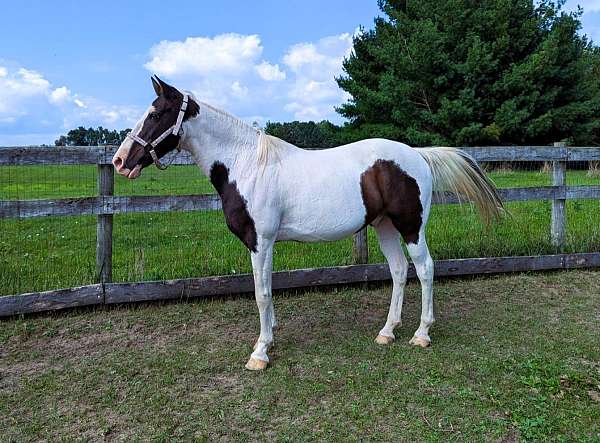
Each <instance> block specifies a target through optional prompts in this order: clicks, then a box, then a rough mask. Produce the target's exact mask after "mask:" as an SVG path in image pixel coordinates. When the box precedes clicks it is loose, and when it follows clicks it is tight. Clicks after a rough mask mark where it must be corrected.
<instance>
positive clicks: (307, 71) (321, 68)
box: [283, 33, 352, 120]
mask: <svg viewBox="0 0 600 443" xmlns="http://www.w3.org/2000/svg"><path fill="white" fill-rule="evenodd" d="M351 51H352V35H351V34H349V33H344V34H340V35H335V36H330V37H324V38H322V39H320V40H319V41H317V42H314V43H299V44H296V45H293V46H292V47H291V48H290V49H289V50H288V52H287V53H286V54H285V56H284V57H283V62H284V63H285V64H286V65H287V66H288V67H289V68H290V69H291V70H292V72H293V78H292V80H293V83H292V85H291V86H290V90H289V92H288V97H289V99H290V100H291V101H290V102H288V103H287V104H286V106H285V109H286V110H287V111H288V112H292V113H293V115H294V117H295V118H297V119H300V120H307V119H314V120H322V119H325V118H330V119H335V118H336V117H337V115H336V114H335V110H334V107H335V106H336V105H340V104H341V103H343V102H344V101H346V99H347V98H348V94H347V93H345V92H344V91H342V90H341V89H340V88H339V87H338V85H337V83H336V81H335V78H336V77H337V76H339V75H340V74H341V73H342V63H343V61H344V58H345V57H348V56H349V55H350V53H351ZM338 118H339V117H338Z"/></svg>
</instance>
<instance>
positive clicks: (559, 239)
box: [0, 143, 600, 316]
mask: <svg viewBox="0 0 600 443" xmlns="http://www.w3.org/2000/svg"><path fill="white" fill-rule="evenodd" d="M115 149H116V148H115V147H111V146H106V147H68V148H62V147H61V148H58V147H50V148H40V147H26V148H22V147H15V148H1V149H0V167H2V166H19V165H86V164H87V165H97V168H98V195H97V196H95V197H83V198H65V199H44V200H0V218H30V217H45V216H73V215H95V216H97V242H96V244H97V247H96V270H97V275H98V282H99V284H96V285H88V286H83V287H78V288H70V289H60V290H56V291H48V292H40V293H32V294H22V295H11V296H4V297H0V316H9V315H15V314H23V313H30V312H40V311H45V310H54V309H62V308H69V307H75V306H87V305H94V304H111V303H122V302H132V301H148V300H158V299H161V300H162V299H174V298H175V299H179V298H190V297H203V296H214V295H221V294H229V293H243V292H250V291H251V290H252V278H251V276H250V275H241V276H223V277H205V278H200V279H182V280H169V281H162V282H139V283H111V280H112V225H113V214H119V213H125V212H127V213H129V212H168V211H212V210H219V209H221V202H220V200H219V197H218V196H217V195H213V194H206V195H180V196H115V195H114V172H113V168H112V166H111V160H112V157H113V155H114V152H115ZM461 149H463V150H465V151H467V152H468V153H469V154H471V155H472V156H473V157H474V158H475V159H476V160H477V161H479V162H515V161H527V162H552V178H553V181H552V186H536V187H525V188H509V189H500V195H501V197H502V199H503V200H504V201H527V200H551V201H552V220H551V224H550V229H551V231H550V236H551V239H552V242H553V245H554V246H555V247H556V249H557V250H558V251H560V250H561V248H562V247H563V246H564V241H565V233H566V209H565V208H566V200H570V199H600V183H599V184H598V185H594V186H567V185H566V171H567V168H566V166H567V164H568V162H574V161H577V162H580V161H600V148H596V147H567V146H565V145H564V144H563V143H556V144H555V145H554V146H509V147H469V148H461ZM172 164H173V165H190V164H193V160H192V159H191V157H190V156H189V155H188V154H186V153H181V154H178V155H177V156H176V157H175V159H174V161H173V163H172ZM457 202H458V200H457V199H456V197H455V196H453V195H451V194H437V195H435V196H434V203H436V204H453V203H457ZM599 223H600V221H599ZM367 239H368V237H367V235H366V230H365V231H361V232H359V233H357V235H356V236H355V238H354V244H353V248H354V252H353V257H354V262H355V263H356V264H355V265H353V266H342V267H333V268H320V269H303V270H293V271H286V272H278V273H275V274H274V276H273V287H274V289H287V288H298V287H306V286H319V285H332V284H349V283H357V282H367V281H380V280H387V279H389V271H388V270H387V266H385V265H383V264H366V263H367V262H368V244H367ZM581 267H600V252H594V253H586V254H558V255H545V256H536V257H494V258H473V259H460V260H442V261H438V262H436V276H438V277H444V276H455V275H470V274H486V273H502V272H516V271H529V270H550V269H570V268H581ZM413 274H414V270H412V268H411V271H410V273H409V276H413V277H414V275H413Z"/></svg>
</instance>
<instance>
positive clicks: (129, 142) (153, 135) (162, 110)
mask: <svg viewBox="0 0 600 443" xmlns="http://www.w3.org/2000/svg"><path fill="white" fill-rule="evenodd" d="M152 85H153V86H154V91H155V92H156V95H157V98H156V99H155V100H154V101H153V102H152V105H151V106H150V107H149V108H148V109H147V110H146V113H145V114H144V116H143V117H142V119H141V120H140V121H139V122H138V123H137V124H136V125H135V127H134V128H133V130H132V131H131V132H130V133H129V134H128V135H127V138H126V139H125V140H124V141H123V143H121V146H119V149H118V150H117V152H116V153H115V155H114V157H113V160H112V162H113V165H114V166H115V169H116V170H117V172H118V173H119V174H121V175H124V176H125V177H128V178H131V179H134V178H137V177H139V175H140V173H141V171H142V169H143V168H145V167H146V166H149V165H151V164H152V163H155V164H156V166H157V167H158V168H160V169H164V168H165V167H164V166H163V165H162V164H161V163H160V160H159V159H160V158H162V157H164V156H165V155H166V154H167V153H169V152H171V151H172V150H174V149H176V148H179V142H180V140H181V137H182V135H183V129H182V123H183V122H184V121H186V120H187V119H188V118H190V117H194V116H196V115H197V114H198V104H197V103H195V102H194V100H192V98H191V97H189V96H188V95H187V94H183V93H181V92H179V91H178V90H177V89H176V88H174V87H173V86H171V85H168V84H167V83H165V82H163V81H162V80H161V79H159V78H158V77H156V78H154V77H153V78H152Z"/></svg>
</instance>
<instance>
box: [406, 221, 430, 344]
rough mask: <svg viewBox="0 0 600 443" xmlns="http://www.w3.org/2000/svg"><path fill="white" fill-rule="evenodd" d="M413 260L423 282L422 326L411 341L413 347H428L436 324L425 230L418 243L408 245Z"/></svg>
mask: <svg viewBox="0 0 600 443" xmlns="http://www.w3.org/2000/svg"><path fill="white" fill-rule="evenodd" d="M406 247H407V249H408V253H409V255H410V258H411V259H412V261H413V263H414V265H415V270H416V271H417V276H418V277H419V281H420V282H421V324H420V325H419V329H417V331H416V332H415V335H414V337H413V338H412V339H411V340H410V344H411V345H415V346H421V347H424V348H425V347H427V346H429V345H430V344H431V339H430V338H429V328H430V327H431V325H432V324H433V322H434V318H433V260H432V258H431V255H430V254H429V249H428V248H427V241H426V240H425V229H421V232H419V237H418V241H417V243H407V245H406Z"/></svg>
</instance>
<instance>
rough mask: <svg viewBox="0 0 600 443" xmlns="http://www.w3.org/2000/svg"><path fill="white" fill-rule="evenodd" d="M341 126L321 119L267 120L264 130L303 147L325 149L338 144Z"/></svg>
mask: <svg viewBox="0 0 600 443" xmlns="http://www.w3.org/2000/svg"><path fill="white" fill-rule="evenodd" d="M341 131H342V128H340V127H339V126H336V125H334V124H333V123H331V122H329V121H327V120H323V121H321V122H318V123H317V122H313V121H309V122H299V121H293V122H289V123H273V122H267V125H266V126H265V132H266V133H267V134H270V135H274V136H275V137H279V138H281V139H283V140H285V141H287V142H288V143H292V144H293V145H296V146H298V147H300V148H304V149H325V148H331V147H334V146H337V145H339V144H340V140H341V137H342V135H341Z"/></svg>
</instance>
